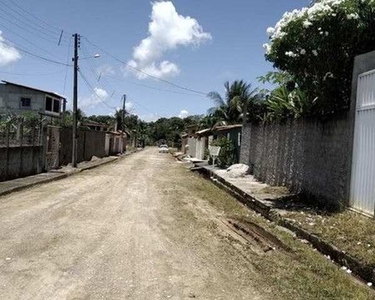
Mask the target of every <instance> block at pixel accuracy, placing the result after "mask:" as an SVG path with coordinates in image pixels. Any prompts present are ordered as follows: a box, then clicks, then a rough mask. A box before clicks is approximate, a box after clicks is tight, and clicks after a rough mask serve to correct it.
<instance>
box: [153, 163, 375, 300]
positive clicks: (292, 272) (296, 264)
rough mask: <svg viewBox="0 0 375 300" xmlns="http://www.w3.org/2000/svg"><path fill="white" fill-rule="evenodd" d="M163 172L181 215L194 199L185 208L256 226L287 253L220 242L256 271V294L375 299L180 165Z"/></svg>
mask: <svg viewBox="0 0 375 300" xmlns="http://www.w3.org/2000/svg"><path fill="white" fill-rule="evenodd" d="M165 172H166V174H165V176H167V177H169V178H173V187H175V188H173V187H171V186H168V187H165V189H167V190H168V193H167V194H166V199H167V200H168V199H169V200H170V201H172V202H173V203H174V204H173V205H174V206H176V205H177V203H179V202H181V205H179V206H180V209H181V210H184V206H183V201H184V199H185V198H186V197H191V195H194V199H190V198H189V200H188V202H189V203H191V205H194V207H199V208H201V209H202V210H203V211H207V213H209V214H210V216H217V217H219V218H221V219H235V220H241V221H248V222H253V223H256V224H259V225H261V226H262V227H263V228H265V229H266V230H267V231H269V232H270V233H272V234H273V235H275V236H276V237H277V238H278V239H280V240H281V241H282V242H283V243H284V244H286V245H287V246H288V247H289V248H290V249H291V251H281V250H274V251H271V252H268V253H266V254H264V255H263V254H259V253H256V252H254V251H252V249H251V247H249V248H247V247H246V246H244V245H241V246H238V242H236V241H234V240H233V238H232V237H230V236H228V237H223V238H224V240H226V242H228V243H229V244H231V245H232V246H233V247H235V248H236V249H237V251H238V250H239V251H241V253H242V254H243V256H244V258H245V260H246V261H248V262H250V264H251V265H252V266H253V267H254V268H255V273H257V274H259V276H254V277H252V278H251V280H252V281H254V282H255V283H256V284H257V288H258V289H259V290H261V291H262V290H263V291H264V294H265V295H268V296H270V297H273V299H291V300H295V299H304V300H310V299H311V300H315V299H358V300H359V299H375V295H374V292H373V290H372V289H370V288H368V287H366V285H365V284H361V283H359V281H357V280H356V279H354V278H353V277H352V276H350V275H348V274H346V272H344V271H343V270H341V269H340V266H338V265H335V264H333V263H332V262H331V261H329V260H327V259H326V258H325V257H324V256H322V255H321V254H320V253H319V252H318V251H315V250H314V249H313V248H312V247H311V246H309V245H307V244H304V243H301V242H300V241H299V240H298V239H297V238H295V237H293V236H292V234H291V233H288V232H286V231H284V230H282V229H280V227H278V226H276V225H275V224H273V223H270V222H268V221H267V220H266V219H264V218H263V217H261V216H260V215H258V214H256V213H255V212H253V211H251V210H249V209H248V208H246V207H244V206H243V205H241V204H240V203H239V202H238V201H237V200H236V199H235V198H233V197H232V196H230V195H229V194H228V193H226V192H225V191H223V190H221V189H220V188H218V187H216V186H215V185H213V184H212V183H211V182H210V181H207V180H206V179H204V178H203V177H201V176H199V175H197V174H191V172H190V171H188V170H186V169H185V168H184V167H183V166H182V165H178V164H173V165H172V167H170V168H168V169H166V171H165ZM157 181H158V180H157ZM155 184H156V183H155ZM161 188H164V187H161ZM212 195H215V197H212ZM190 217H193V216H191V214H188V213H185V212H181V218H190ZM209 219H210V218H209V216H207V222H208V223H209V224H210V225H207V226H208V229H209V230H211V231H214V232H217V231H220V230H221V228H218V227H217V226H216V225H215V224H214V223H213V222H210V221H209ZM241 249H242V250H241Z"/></svg>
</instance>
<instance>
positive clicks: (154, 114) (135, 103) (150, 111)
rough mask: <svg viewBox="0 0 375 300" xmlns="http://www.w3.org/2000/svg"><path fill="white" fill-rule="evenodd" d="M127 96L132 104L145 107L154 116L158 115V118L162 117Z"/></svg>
mask: <svg viewBox="0 0 375 300" xmlns="http://www.w3.org/2000/svg"><path fill="white" fill-rule="evenodd" d="M128 98H129V100H130V101H131V102H132V103H134V104H136V105H138V106H139V107H141V108H143V109H145V110H146V111H148V112H150V113H152V114H153V115H154V116H156V117H158V118H163V117H162V116H160V115H159V114H157V113H155V112H153V111H152V110H150V109H149V108H148V107H146V106H144V105H143V104H141V103H139V102H138V101H135V100H134V99H133V98H132V97H129V96H128Z"/></svg>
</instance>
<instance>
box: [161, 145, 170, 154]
mask: <svg viewBox="0 0 375 300" xmlns="http://www.w3.org/2000/svg"><path fill="white" fill-rule="evenodd" d="M159 153H169V148H168V145H160V147H159Z"/></svg>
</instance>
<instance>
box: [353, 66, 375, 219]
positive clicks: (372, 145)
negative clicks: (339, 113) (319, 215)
mask: <svg viewBox="0 0 375 300" xmlns="http://www.w3.org/2000/svg"><path fill="white" fill-rule="evenodd" d="M351 177H352V178H351V187H350V205H351V206H352V207H353V208H354V209H356V210H359V211H362V212H364V213H366V214H369V215H372V216H373V215H374V211H375V70H372V71H370V72H366V73H363V74H360V75H359V77H358V90H357V105H356V115H355V130H354V149H353V164H352V174H351Z"/></svg>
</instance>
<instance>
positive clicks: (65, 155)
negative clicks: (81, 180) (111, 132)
mask: <svg viewBox="0 0 375 300" xmlns="http://www.w3.org/2000/svg"><path fill="white" fill-rule="evenodd" d="M77 135H78V150H77V152H78V153H77V154H78V155H77V161H78V162H82V161H89V160H91V158H92V157H93V156H97V157H104V156H107V154H106V151H105V143H106V133H105V132H101V131H92V130H85V129H78V131H77ZM72 142H73V132H72V129H71V128H68V127H63V128H61V131H60V154H59V161H60V165H67V164H69V163H71V162H72Z"/></svg>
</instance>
